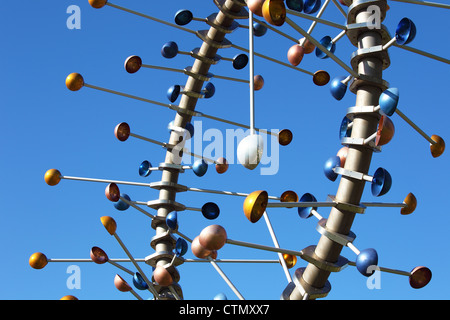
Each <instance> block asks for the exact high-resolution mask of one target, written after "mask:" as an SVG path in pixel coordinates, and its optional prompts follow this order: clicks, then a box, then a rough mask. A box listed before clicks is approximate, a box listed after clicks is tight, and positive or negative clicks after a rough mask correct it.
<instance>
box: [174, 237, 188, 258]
mask: <svg viewBox="0 0 450 320" xmlns="http://www.w3.org/2000/svg"><path fill="white" fill-rule="evenodd" d="M187 251H188V244H187V242H186V240H184V239H183V238H178V239H177V242H176V243H175V254H176V255H177V257H182V256H184V255H185V254H186V253H187Z"/></svg>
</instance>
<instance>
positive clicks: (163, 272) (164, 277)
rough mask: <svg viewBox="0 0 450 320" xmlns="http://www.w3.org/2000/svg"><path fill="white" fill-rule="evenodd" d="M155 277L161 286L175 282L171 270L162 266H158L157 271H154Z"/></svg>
mask: <svg viewBox="0 0 450 320" xmlns="http://www.w3.org/2000/svg"><path fill="white" fill-rule="evenodd" d="M153 278H154V279H155V281H156V282H157V283H158V284H159V285H160V286H163V287H167V286H170V285H171V284H172V283H173V279H172V276H171V275H170V272H169V271H167V269H166V268H164V267H162V266H157V267H156V269H155V271H153Z"/></svg>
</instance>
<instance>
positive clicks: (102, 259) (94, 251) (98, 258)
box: [90, 247, 109, 264]
mask: <svg viewBox="0 0 450 320" xmlns="http://www.w3.org/2000/svg"><path fill="white" fill-rule="evenodd" d="M90 256H91V259H92V261H94V262H95V263H96V264H104V263H106V262H108V260H109V258H108V255H107V254H106V252H105V251H103V250H102V249H101V248H99V247H92V248H91V252H90Z"/></svg>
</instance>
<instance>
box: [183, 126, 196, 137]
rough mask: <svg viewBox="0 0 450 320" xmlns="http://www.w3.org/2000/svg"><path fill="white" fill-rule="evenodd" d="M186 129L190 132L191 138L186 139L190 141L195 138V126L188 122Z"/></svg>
mask: <svg viewBox="0 0 450 320" xmlns="http://www.w3.org/2000/svg"><path fill="white" fill-rule="evenodd" d="M185 129H186V130H187V131H188V132H189V136H188V137H186V139H187V140H189V139H191V138H192V137H193V136H194V132H195V131H194V126H193V125H192V123H190V122H188V123H186V127H185Z"/></svg>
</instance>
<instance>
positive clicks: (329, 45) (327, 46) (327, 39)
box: [316, 36, 336, 59]
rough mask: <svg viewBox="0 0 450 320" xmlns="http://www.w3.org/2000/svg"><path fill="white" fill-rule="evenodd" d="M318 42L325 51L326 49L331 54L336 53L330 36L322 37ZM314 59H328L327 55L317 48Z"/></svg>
mask: <svg viewBox="0 0 450 320" xmlns="http://www.w3.org/2000/svg"><path fill="white" fill-rule="evenodd" d="M319 42H320V44H321V45H323V46H324V47H325V49H327V50H328V51H330V52H331V53H334V51H336V44H335V43H334V42H333V39H331V37H330V36H325V37H323V38H322V39H321V40H320V41H319ZM316 57H317V58H320V59H326V58H328V55H327V54H326V53H325V52H323V51H322V50H320V49H319V48H316Z"/></svg>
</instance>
